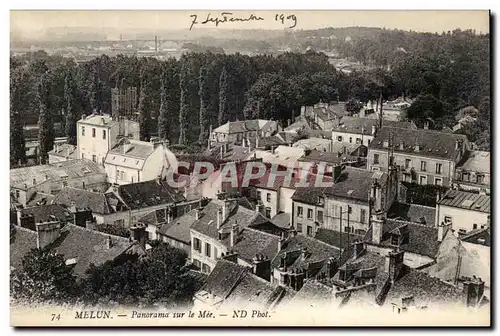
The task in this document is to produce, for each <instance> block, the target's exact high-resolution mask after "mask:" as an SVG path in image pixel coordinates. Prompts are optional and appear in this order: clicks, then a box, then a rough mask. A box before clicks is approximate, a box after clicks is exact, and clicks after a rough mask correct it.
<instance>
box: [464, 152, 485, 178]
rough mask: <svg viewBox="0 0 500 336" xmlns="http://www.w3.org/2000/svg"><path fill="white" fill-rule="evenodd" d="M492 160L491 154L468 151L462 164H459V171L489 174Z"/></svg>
mask: <svg viewBox="0 0 500 336" xmlns="http://www.w3.org/2000/svg"><path fill="white" fill-rule="evenodd" d="M491 159H492V157H491V154H490V152H482V151H467V152H466V153H465V155H464V157H463V158H462V160H461V161H460V163H458V164H457V169H462V170H465V171H473V172H477V173H485V174H489V173H490V169H491Z"/></svg>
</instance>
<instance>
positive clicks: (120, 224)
mask: <svg viewBox="0 0 500 336" xmlns="http://www.w3.org/2000/svg"><path fill="white" fill-rule="evenodd" d="M115 225H116V226H118V227H124V226H125V220H124V219H117V220H115Z"/></svg>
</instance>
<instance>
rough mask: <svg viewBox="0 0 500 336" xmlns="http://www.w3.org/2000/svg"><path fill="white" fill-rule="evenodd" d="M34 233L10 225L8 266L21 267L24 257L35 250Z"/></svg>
mask: <svg viewBox="0 0 500 336" xmlns="http://www.w3.org/2000/svg"><path fill="white" fill-rule="evenodd" d="M36 237H37V236H36V232H35V231H33V230H29V229H25V228H22V227H19V226H13V225H11V230H10V266H11V267H14V268H19V267H21V266H22V261H23V258H24V256H25V255H26V254H27V253H28V252H30V251H31V250H32V249H34V248H36V247H37V245H36Z"/></svg>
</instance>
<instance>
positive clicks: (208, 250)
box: [205, 243, 212, 257]
mask: <svg viewBox="0 0 500 336" xmlns="http://www.w3.org/2000/svg"><path fill="white" fill-rule="evenodd" d="M210 248H211V246H210V244H209V243H205V255H206V256H207V257H210V256H211V252H212V251H211V249H210Z"/></svg>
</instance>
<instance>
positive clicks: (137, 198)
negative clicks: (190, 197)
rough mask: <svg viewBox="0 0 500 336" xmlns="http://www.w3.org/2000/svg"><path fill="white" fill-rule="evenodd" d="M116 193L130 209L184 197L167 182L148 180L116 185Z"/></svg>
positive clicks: (181, 199) (167, 202)
mask: <svg viewBox="0 0 500 336" xmlns="http://www.w3.org/2000/svg"><path fill="white" fill-rule="evenodd" d="M116 192H117V194H118V195H119V196H120V198H121V199H122V200H123V202H125V204H126V205H127V206H128V207H129V208H130V209H132V210H134V209H141V208H145V207H150V206H155V205H161V204H172V203H176V202H181V201H183V200H184V199H185V198H184V196H183V195H182V193H180V192H179V191H177V190H175V189H174V188H172V187H170V186H169V185H168V183H167V182H163V181H161V182H160V181H158V180H157V179H155V180H150V181H144V182H137V183H131V184H124V185H120V186H118V187H117V191H116Z"/></svg>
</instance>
